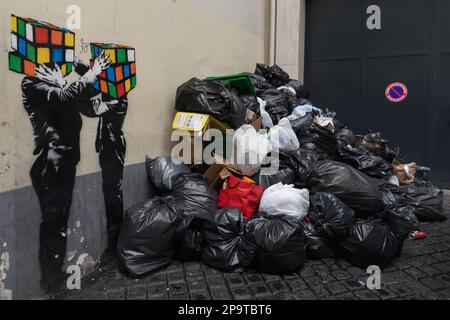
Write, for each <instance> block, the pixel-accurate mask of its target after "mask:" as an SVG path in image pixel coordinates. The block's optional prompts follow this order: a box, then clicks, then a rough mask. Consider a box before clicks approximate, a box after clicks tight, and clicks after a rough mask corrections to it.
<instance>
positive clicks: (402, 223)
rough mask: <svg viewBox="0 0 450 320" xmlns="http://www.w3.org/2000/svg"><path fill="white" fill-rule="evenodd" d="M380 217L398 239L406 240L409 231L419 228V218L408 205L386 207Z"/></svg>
mask: <svg viewBox="0 0 450 320" xmlns="http://www.w3.org/2000/svg"><path fill="white" fill-rule="evenodd" d="M381 218H382V219H383V221H384V222H385V223H386V224H387V225H389V227H390V228H391V230H392V232H393V233H394V234H395V235H396V236H397V238H398V239H399V240H400V241H403V240H406V239H407V238H408V236H409V235H410V234H411V233H413V232H414V231H419V230H420V224H419V219H417V217H416V215H415V213H414V209H413V208H412V207H411V206H409V205H405V206H401V205H399V206H393V207H391V208H388V209H386V210H385V211H384V212H383V214H382V215H381Z"/></svg>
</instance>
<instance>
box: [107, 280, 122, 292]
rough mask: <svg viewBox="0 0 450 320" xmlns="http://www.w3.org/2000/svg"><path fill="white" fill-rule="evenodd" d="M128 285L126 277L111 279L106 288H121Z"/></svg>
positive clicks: (108, 289)
mask: <svg viewBox="0 0 450 320" xmlns="http://www.w3.org/2000/svg"><path fill="white" fill-rule="evenodd" d="M126 287H127V281H126V280H125V279H110V280H109V281H108V283H107V285H106V290H107V291H111V290H120V289H125V288H126Z"/></svg>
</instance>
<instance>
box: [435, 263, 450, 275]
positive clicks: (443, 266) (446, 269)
mask: <svg viewBox="0 0 450 320" xmlns="http://www.w3.org/2000/svg"><path fill="white" fill-rule="evenodd" d="M433 267H434V268H436V269H438V270H440V271H442V272H443V273H450V263H445V262H440V263H436V264H434V265H433Z"/></svg>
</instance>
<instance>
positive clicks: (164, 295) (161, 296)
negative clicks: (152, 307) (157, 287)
mask: <svg viewBox="0 0 450 320" xmlns="http://www.w3.org/2000/svg"><path fill="white" fill-rule="evenodd" d="M147 300H149V301H166V300H169V295H168V293H167V292H166V293H162V294H158V295H153V296H148V298H147Z"/></svg>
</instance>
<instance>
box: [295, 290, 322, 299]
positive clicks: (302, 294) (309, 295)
mask: <svg viewBox="0 0 450 320" xmlns="http://www.w3.org/2000/svg"><path fill="white" fill-rule="evenodd" d="M295 296H296V297H297V299H298V300H316V299H317V296H316V294H315V293H314V291H312V290H300V291H296V292H295Z"/></svg>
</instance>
